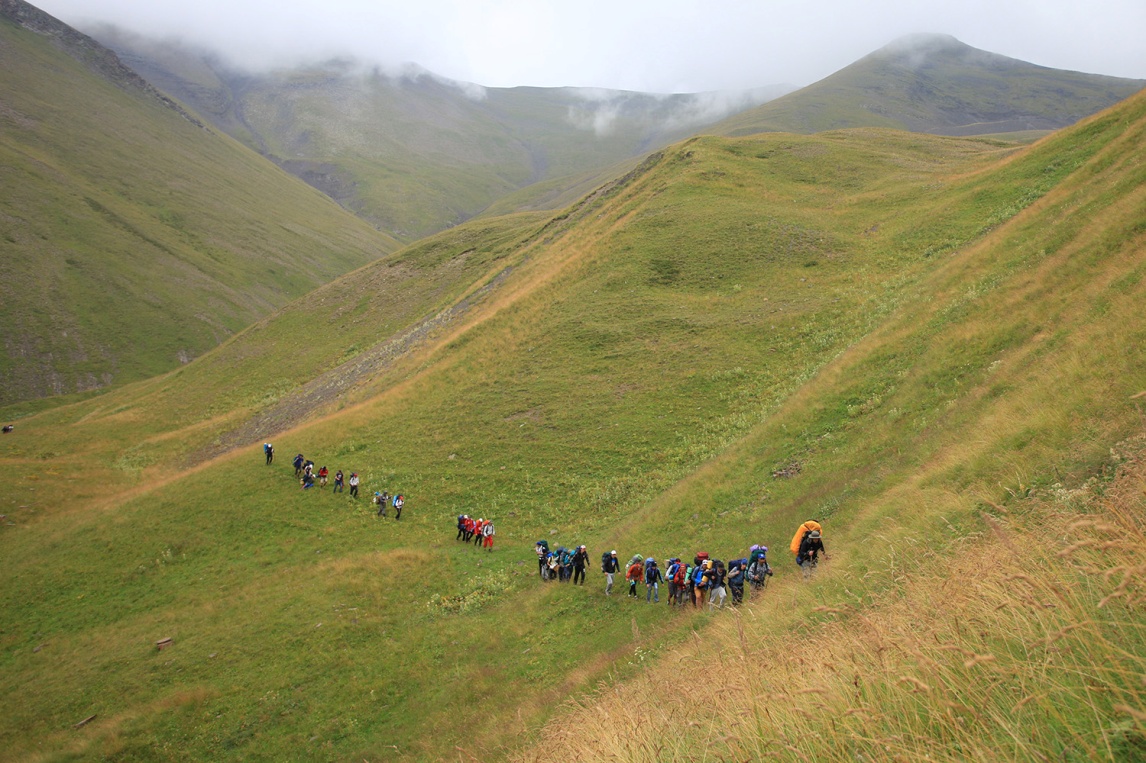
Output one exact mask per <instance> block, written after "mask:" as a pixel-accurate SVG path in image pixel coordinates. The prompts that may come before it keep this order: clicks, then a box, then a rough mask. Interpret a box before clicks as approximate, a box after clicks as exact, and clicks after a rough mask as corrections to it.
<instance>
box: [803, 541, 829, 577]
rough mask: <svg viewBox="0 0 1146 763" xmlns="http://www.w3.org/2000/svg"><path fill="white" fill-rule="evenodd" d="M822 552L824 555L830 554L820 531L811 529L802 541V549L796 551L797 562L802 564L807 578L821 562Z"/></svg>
mask: <svg viewBox="0 0 1146 763" xmlns="http://www.w3.org/2000/svg"><path fill="white" fill-rule="evenodd" d="M821 553H823V555H824V556H827V555H828V552H827V551H824V542H823V540H822V538H821V537H820V531H819V530H811V531H809V532H808V533H807V534H806V535H805V536H804V539H803V540H801V541H800V549H799V551H798V552H797V553H796V564H798V565H800V569H801V570H802V571H803V572H804V578H805V579H807V578H808V577H810V576H811V575H812V570H814V569H815V568H816V565H817V564H818V563H819V557H820V554H821Z"/></svg>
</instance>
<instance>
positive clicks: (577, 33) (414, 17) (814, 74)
mask: <svg viewBox="0 0 1146 763" xmlns="http://www.w3.org/2000/svg"><path fill="white" fill-rule="evenodd" d="M32 2H33V4H34V5H38V6H39V7H40V8H42V9H44V10H46V11H47V12H49V13H51V14H53V15H55V16H57V17H59V18H61V19H63V20H64V21H66V22H68V23H70V24H73V25H77V26H82V25H84V24H85V23H86V22H93V21H106V22H111V23H114V24H117V25H118V26H122V27H125V28H127V29H130V30H133V31H136V32H142V33H145V34H148V35H152V36H161V37H169V36H178V37H181V38H183V39H185V40H188V41H192V42H197V43H201V44H205V45H208V46H210V47H213V48H215V49H218V50H220V51H222V52H224V53H225V54H226V55H227V56H228V57H230V58H231V59H233V60H236V61H238V62H240V63H243V64H246V65H248V66H266V65H283V64H290V63H296V62H299V61H300V60H301V59H304V58H307V59H311V60H314V59H318V58H321V57H327V56H331V55H352V56H355V57H357V58H361V59H365V60H369V61H372V62H375V63H380V64H385V65H398V64H401V63H404V62H412V63H417V64H420V65H421V66H424V67H425V68H427V69H429V70H431V71H433V72H435V73H437V74H440V75H443V76H445V77H449V78H451V79H457V80H462V81H465V82H475V83H477V84H480V85H486V86H491V87H511V86H514V85H541V86H561V85H576V86H583V87H606V88H617V89H626V90H640V91H645V92H661V93H670V92H697V91H706V90H731V89H744V88H750V87H758V86H764V85H771V84H780V83H785V84H792V85H798V86H802V85H806V84H809V83H811V82H814V81H816V80H818V79H821V78H823V77H825V76H827V75H829V74H831V73H832V72H834V71H836V70H838V69H840V68H842V67H844V66H847V65H848V64H849V63H851V62H853V61H855V60H856V59H858V58H860V57H862V56H864V55H866V54H867V53H870V52H871V51H873V50H875V49H877V48H880V47H882V46H883V45H885V44H887V43H888V42H890V41H892V40H893V39H895V38H897V37H900V36H902V35H905V34H912V33H916V32H940V33H945V34H950V35H954V36H955V37H957V38H959V39H960V40H962V41H963V42H965V43H967V44H968V45H971V46H974V47H976V48H981V49H984V50H988V51H991V52H993V53H1001V54H1003V55H1007V56H1011V57H1012V58H1019V59H1022V60H1025V61H1030V62H1031V63H1035V64H1040V65H1043V66H1050V67H1053V68H1057V69H1073V70H1078V71H1085V72H1093V73H1097V74H1109V75H1116V76H1122V77H1135V78H1146V41H1144V39H1143V37H1144V33H1146V0H964V1H963V2H952V1H951V0H930V1H928V0H817V2H801V1H800V0H755V1H753V0H659V1H658V2H652V1H651V0H402V1H401V2H398V1H396V0H309V1H307V2H303V1H302V0H193V2H188V0H32Z"/></svg>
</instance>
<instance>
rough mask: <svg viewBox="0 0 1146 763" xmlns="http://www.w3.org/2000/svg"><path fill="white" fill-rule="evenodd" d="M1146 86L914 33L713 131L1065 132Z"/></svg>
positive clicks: (963, 133)
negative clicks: (1033, 62)
mask: <svg viewBox="0 0 1146 763" xmlns="http://www.w3.org/2000/svg"><path fill="white" fill-rule="evenodd" d="M1143 87H1146V80H1136V79H1123V78H1120V77H1106V76H1102V75H1098V74H1082V73H1079V72H1071V71H1062V70H1059V69H1048V68H1047V67H1044V66H1036V65H1034V64H1029V63H1026V62H1025V61H1018V60H1016V59H1013V58H1007V57H1006V56H1000V55H996V54H994V53H988V52H986V51H982V50H978V49H976V48H972V47H970V46H969V45H965V44H963V43H961V42H959V41H958V40H956V39H955V38H954V37H949V36H946V35H913V36H909V37H904V38H902V39H899V40H897V41H895V42H893V43H891V44H890V45H888V46H886V47H884V48H881V49H880V50H877V51H876V52H874V53H872V54H871V55H868V56H866V57H864V58H862V59H860V60H859V61H857V62H855V63H854V64H852V65H851V66H848V67H846V68H844V69H841V70H840V71H838V72H836V73H835V74H833V75H831V76H830V77H827V78H826V79H823V80H820V81H819V82H817V83H815V84H813V85H809V86H808V87H805V88H803V89H802V90H799V91H797V92H794V93H790V94H788V95H786V96H784V97H783V98H779V99H776V100H773V101H770V102H768V103H766V104H764V105H762V106H758V107H756V108H753V109H750V110H747V111H745V112H742V113H740V114H737V115H735V116H732V117H729V118H728V119H726V120H724V121H723V122H721V123H720V124H719V125H717V126H716V127H714V128H713V129H712V132H714V133H716V134H719V135H730V136H735V135H749V134H752V133H759V132H798V133H813V132H820V131H823V130H834V129H839V128H845V127H890V128H895V129H900V130H910V131H912V132H926V133H932V134H935V135H984V134H991V133H1007V132H1020V131H1028V130H1057V129H1059V128H1061V127H1066V126H1067V125H1071V124H1074V123H1075V122H1077V121H1078V120H1079V119H1081V118H1083V117H1085V116H1089V115H1091V114H1094V113H1097V112H1099V111H1101V110H1102V109H1105V108H1107V107H1109V106H1112V105H1113V104H1115V103H1117V102H1118V101H1121V100H1122V99H1124V98H1126V97H1128V96H1130V95H1132V94H1133V93H1136V92H1138V91H1139V90H1141V89H1142V88H1143Z"/></svg>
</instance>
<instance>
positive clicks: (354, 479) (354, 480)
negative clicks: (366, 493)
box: [350, 472, 358, 498]
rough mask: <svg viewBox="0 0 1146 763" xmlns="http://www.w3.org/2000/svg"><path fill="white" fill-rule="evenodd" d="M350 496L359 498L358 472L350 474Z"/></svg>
mask: <svg viewBox="0 0 1146 763" xmlns="http://www.w3.org/2000/svg"><path fill="white" fill-rule="evenodd" d="M350 495H352V496H353V497H355V498H357V497H358V472H351V473H350Z"/></svg>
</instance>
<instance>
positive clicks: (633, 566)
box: [625, 554, 645, 599]
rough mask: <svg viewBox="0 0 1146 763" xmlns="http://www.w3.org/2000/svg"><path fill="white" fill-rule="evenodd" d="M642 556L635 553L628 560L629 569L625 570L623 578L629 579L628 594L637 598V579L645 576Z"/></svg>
mask: <svg viewBox="0 0 1146 763" xmlns="http://www.w3.org/2000/svg"><path fill="white" fill-rule="evenodd" d="M644 561H645V560H644V558H643V557H642V556H641V555H640V554H637V555H636V556H634V557H633V558H632V559H630V560H629V569H628V571H627V572H625V580H628V581H629V596H631V597H633V598H634V599H635V598H637V581H639V580H642V579H643V578H644V576H645V565H644Z"/></svg>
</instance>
